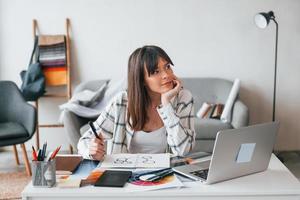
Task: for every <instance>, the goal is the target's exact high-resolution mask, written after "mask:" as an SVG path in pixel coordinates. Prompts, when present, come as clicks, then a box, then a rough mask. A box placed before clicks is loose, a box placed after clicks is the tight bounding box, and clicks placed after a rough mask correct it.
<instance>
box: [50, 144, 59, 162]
mask: <svg viewBox="0 0 300 200" xmlns="http://www.w3.org/2000/svg"><path fill="white" fill-rule="evenodd" d="M60 147H61V146H59V147H57V148H56V149H55V151H54V152H53V153H52V154H51V157H50V158H49V161H50V160H52V159H54V158H55V156H56V154H57V153H58V151H59V149H60Z"/></svg>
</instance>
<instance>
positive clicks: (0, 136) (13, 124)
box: [0, 81, 36, 176]
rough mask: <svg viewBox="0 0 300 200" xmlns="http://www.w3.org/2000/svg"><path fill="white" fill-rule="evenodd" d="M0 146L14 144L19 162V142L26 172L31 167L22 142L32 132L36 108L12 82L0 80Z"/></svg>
mask: <svg viewBox="0 0 300 200" xmlns="http://www.w3.org/2000/svg"><path fill="white" fill-rule="evenodd" d="M0 94H1V95H0V113H1V115H0V147H2V146H10V145H13V146H14V151H15V158H16V162H17V164H19V158H18V154H17V150H16V145H17V144H20V145H21V148H22V151H23V155H24V161H25V167H26V171H27V174H28V175H29V176H30V175H31V169H30V165H29V161H28V156H27V152H26V148H25V145H24V143H25V142H26V141H28V140H29V139H30V138H31V137H32V136H33V134H34V132H35V128H36V109H35V108H34V107H33V106H31V105H30V104H28V103H27V102H26V101H25V100H24V98H23V96H22V94H21V92H20V90H19V88H18V87H17V85H16V84H15V83H14V82H11V81H0Z"/></svg>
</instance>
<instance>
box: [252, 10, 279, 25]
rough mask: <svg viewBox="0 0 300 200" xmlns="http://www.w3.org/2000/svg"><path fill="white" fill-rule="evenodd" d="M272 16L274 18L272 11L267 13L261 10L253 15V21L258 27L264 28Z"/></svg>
mask: <svg viewBox="0 0 300 200" xmlns="http://www.w3.org/2000/svg"><path fill="white" fill-rule="evenodd" d="M272 18H274V13H273V11H270V12H268V13H264V12H261V13H258V14H256V15H255V17H254V21H255V24H256V26H258V27H259V28H266V27H267V26H268V24H269V22H270V20H271V19H272Z"/></svg>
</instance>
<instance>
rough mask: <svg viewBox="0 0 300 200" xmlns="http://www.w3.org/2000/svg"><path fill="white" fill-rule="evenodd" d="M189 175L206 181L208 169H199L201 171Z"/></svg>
mask: <svg viewBox="0 0 300 200" xmlns="http://www.w3.org/2000/svg"><path fill="white" fill-rule="evenodd" d="M190 173H191V174H193V175H194V176H198V177H200V178H203V179H205V180H206V179H207V175H208V169H204V170H203V169H201V170H197V171H193V172H190Z"/></svg>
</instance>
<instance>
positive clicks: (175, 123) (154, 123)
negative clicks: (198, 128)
mask: <svg viewBox="0 0 300 200" xmlns="http://www.w3.org/2000/svg"><path fill="white" fill-rule="evenodd" d="M172 66H173V62H172V61H171V59H170V58H169V56H168V55H167V54H166V53H165V51H164V50H162V49H161V48H160V47H157V46H144V47H142V48H138V49H136V50H135V51H134V52H133V53H132V54H131V56H130V57H129V61H128V89H127V91H124V92H121V93H120V94H118V95H117V96H116V97H115V98H114V99H113V100H112V101H111V103H110V104H109V105H108V106H107V107H106V109H105V110H104V111H103V112H102V113H101V115H100V116H99V117H98V119H97V120H96V121H95V122H94V123H93V124H94V126H95V128H96V132H97V134H98V136H99V139H98V138H96V137H95V135H94V134H93V132H92V130H91V129H90V130H88V131H87V132H86V133H85V134H84V135H83V136H82V137H81V138H80V140H79V143H78V151H79V153H80V154H81V155H82V156H83V157H84V158H90V159H95V160H102V159H103V157H104V155H105V153H106V152H105V148H104V139H111V140H112V148H111V152H109V153H110V154H111V153H164V152H170V153H174V154H175V155H181V156H183V155H185V154H187V153H188V152H190V151H191V150H192V148H193V145H194V143H195V130H194V119H193V116H194V102H193V97H192V95H191V93H190V92H189V91H188V90H185V89H183V88H182V85H181V82H180V80H179V79H178V78H177V77H176V76H175V75H174V73H173V70H172Z"/></svg>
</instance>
